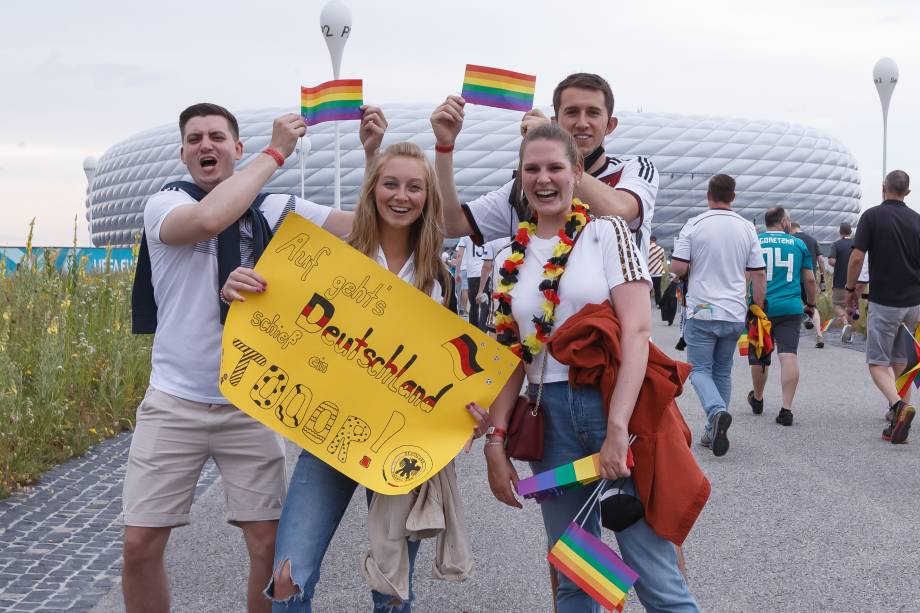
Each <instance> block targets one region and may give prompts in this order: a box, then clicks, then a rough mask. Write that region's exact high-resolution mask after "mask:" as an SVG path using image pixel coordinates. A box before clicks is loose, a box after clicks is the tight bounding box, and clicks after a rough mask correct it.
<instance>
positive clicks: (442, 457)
mask: <svg viewBox="0 0 920 613" xmlns="http://www.w3.org/2000/svg"><path fill="white" fill-rule="evenodd" d="M256 271H258V273H259V274H260V275H262V276H263V277H264V278H265V280H266V282H267V283H268V289H267V291H266V292H265V293H263V294H252V295H247V297H246V301H245V302H235V303H233V306H232V307H231V308H230V313H229V315H228V317H227V323H226V326H225V327H224V336H223V343H222V353H221V365H220V369H221V377H220V390H221V392H222V393H223V395H224V396H226V397H227V399H228V400H229V401H230V402H232V403H233V404H235V405H236V406H237V407H239V408H240V409H241V410H243V411H245V412H246V413H247V414H249V415H251V416H252V417H254V418H255V419H257V420H258V421H260V422H262V423H263V424H265V425H266V426H268V427H270V428H272V429H273V430H275V431H277V432H279V433H281V434H282V435H283V436H285V437H286V438H288V439H290V440H292V441H294V442H295V443H297V444H298V445H300V446H301V447H303V448H304V449H306V450H307V451H309V452H310V453H312V454H313V455H315V456H316V457H318V458H320V459H321V460H323V461H324V462H326V463H327V464H329V465H330V466H332V467H334V468H335V469H336V470H339V471H341V472H342V473H344V474H345V475H347V476H349V477H351V478H352V479H354V480H355V481H357V482H358V483H360V484H362V485H364V486H366V487H369V488H370V489H372V490H374V491H376V492H380V493H382V494H404V493H406V492H408V491H410V490H411V489H412V488H414V487H417V486H418V485H420V484H421V483H423V482H425V481H426V480H427V479H429V478H430V477H432V476H433V475H434V474H435V473H437V472H438V471H439V470H440V469H441V468H443V467H444V465H445V464H447V463H448V462H449V461H450V460H451V459H453V458H454V456H456V455H457V453H458V452H459V451H460V449H461V447H462V446H463V444H464V442H465V441H466V440H467V439H468V438H469V436H470V433H471V431H472V425H473V423H474V422H473V419H472V418H471V417H470V416H469V414H468V413H467V412H466V409H465V408H464V406H465V405H466V404H467V403H468V402H477V403H479V404H480V405H482V406H489V405H491V404H492V401H493V400H494V399H495V396H496V395H497V394H498V392H499V391H500V390H501V388H502V386H503V385H504V384H505V382H506V381H507V380H508V377H510V375H511V373H512V372H513V371H514V369H515V367H516V366H517V363H518V359H517V357H516V356H515V355H514V354H513V353H511V352H510V351H509V350H508V349H507V348H505V347H503V346H502V345H499V344H498V343H497V342H496V341H494V340H493V339H491V338H490V337H488V336H487V335H485V334H483V333H482V332H480V331H479V330H478V329H476V328H475V327H473V326H471V325H469V324H468V323H467V322H465V321H464V320H463V319H461V318H460V317H457V316H456V315H455V314H453V313H451V312H450V311H449V310H448V309H446V308H444V307H443V306H441V305H440V304H438V303H437V302H435V301H434V300H432V299H431V298H430V297H428V296H426V295H425V294H423V293H422V292H420V291H419V290H417V289H416V288H415V287H413V286H411V285H409V284H407V283H405V282H404V281H402V280H400V279H399V277H397V276H396V275H394V274H393V273H391V272H390V271H389V270H387V269H385V268H384V267H382V266H380V265H379V264H377V263H376V262H375V261H373V260H371V259H370V258H368V257H366V256H365V255H363V254H362V253H359V252H358V251H356V250H355V249H353V248H352V247H350V246H349V245H346V244H345V243H343V242H342V241H340V240H339V239H337V238H335V237H334V236H332V235H331V234H329V233H328V232H326V231H325V230H323V229H321V228H319V227H317V226H315V225H314V224H312V223H310V222H309V221H307V220H305V219H303V218H302V217H299V216H298V215H296V214H293V213H292V214H290V215H288V217H287V219H286V220H285V222H284V223H283V224H282V225H281V227H280V228H279V229H278V232H277V233H276V234H275V237H274V238H273V239H272V241H271V243H269V245H268V247H267V248H266V250H265V252H264V253H263V254H262V257H261V258H260V259H259V263H258V265H257V266H256Z"/></svg>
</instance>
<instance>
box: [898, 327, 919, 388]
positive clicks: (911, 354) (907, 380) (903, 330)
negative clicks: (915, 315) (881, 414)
mask: <svg viewBox="0 0 920 613" xmlns="http://www.w3.org/2000/svg"><path fill="white" fill-rule="evenodd" d="M894 353H895V354H897V355H905V356H907V368H905V369H904V372H903V373H902V374H901V376H900V377H898V380H897V381H895V385H896V386H897V388H898V396H900V397H901V398H903V397H904V396H906V395H907V391H908V390H909V389H910V384H911V383H913V384H914V386H915V387H920V343H918V342H917V338H916V337H915V336H914V335H912V334H911V333H910V330H908V329H907V326H905V325H904V324H901V326H900V327H899V328H898V333H897V335H896V336H895V337H894Z"/></svg>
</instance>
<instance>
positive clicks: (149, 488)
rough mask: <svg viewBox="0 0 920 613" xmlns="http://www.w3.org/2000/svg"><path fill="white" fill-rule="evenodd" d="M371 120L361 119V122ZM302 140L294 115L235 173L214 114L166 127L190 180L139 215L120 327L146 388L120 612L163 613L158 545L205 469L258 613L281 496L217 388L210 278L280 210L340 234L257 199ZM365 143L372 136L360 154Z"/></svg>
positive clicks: (218, 309) (257, 244)
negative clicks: (136, 354) (236, 532)
mask: <svg viewBox="0 0 920 613" xmlns="http://www.w3.org/2000/svg"><path fill="white" fill-rule="evenodd" d="M372 116H373V113H371V114H368V113H367V112H366V113H365V123H367V121H368V120H369V119H370V118H371V117H372ZM380 122H381V123H383V120H382V117H381V118H380ZM362 129H364V124H362ZM305 132H306V125H305V124H304V121H303V119H302V118H301V117H300V116H299V115H294V114H288V115H284V116H282V117H279V118H278V119H276V120H275V122H274V124H273V126H272V137H271V142H270V145H269V146H268V147H267V148H265V149H263V150H262V152H261V154H260V155H256V156H253V158H252V160H251V161H250V162H249V163H248V164H247V165H246V167H245V168H243V169H242V170H240V171H239V172H236V163H237V162H238V161H239V160H240V158H241V157H242V154H243V143H242V141H241V140H240V129H239V123H238V122H237V120H236V118H235V117H234V116H233V115H232V114H231V113H230V112H229V111H227V109H225V108H223V107H221V106H218V105H216V104H210V103H201V104H195V105H192V106H190V107H188V108H187V109H185V110H184V111H183V112H182V113H181V114H180V115H179V133H180V136H181V138H182V147H181V149H180V150H179V156H180V158H181V160H182V162H183V163H184V164H185V166H186V168H187V169H188V172H189V175H191V178H192V181H191V182H176V183H173V184H171V185H170V186H167V187H166V188H164V190H163V191H160V192H157V193H156V194H154V195H152V196H151V197H150V198H149V199H148V201H147V204H146V206H145V208H144V232H145V234H144V238H143V240H142V246H141V253H140V257H139V258H138V268H137V273H136V276H135V283H134V291H133V293H132V328H133V331H134V332H135V333H140V334H148V333H153V334H154V335H155V336H154V339H153V349H152V355H151V362H152V368H151V373H150V386H149V388H148V389H147V393H146V395H145V396H144V399H143V401H142V402H141V404H140V406H139V407H138V409H137V421H136V426H135V430H134V436H133V438H132V441H131V449H130V451H129V453H128V466H127V470H126V474H125V483H124V495H123V511H124V512H123V519H124V524H125V535H124V568H123V574H122V591H123V593H124V599H125V609H126V611H127V612H128V613H134V612H138V611H168V610H169V607H170V605H169V600H170V596H169V580H168V578H167V574H166V565H165V561H164V552H165V549H166V543H167V541H168V540H169V536H170V533H171V531H172V529H173V528H176V527H179V526H184V525H186V524H188V523H189V511H190V508H191V506H192V499H193V497H194V494H195V487H196V485H197V483H198V477H199V474H200V472H201V469H202V467H203V466H204V464H205V462H206V461H207V459H208V458H209V457H211V458H213V459H214V460H215V463H216V464H217V466H218V469H219V470H220V474H221V481H222V483H223V489H224V495H225V498H226V504H227V520H228V521H229V522H230V523H231V524H234V525H237V526H239V527H240V528H241V529H242V532H243V540H244V541H245V543H246V548H247V551H248V553H249V563H250V568H249V580H248V585H247V609H248V611H250V613H256V612H266V611H269V610H270V609H271V602H270V601H269V600H267V599H266V598H265V597H264V596H262V593H261V592H262V588H263V587H264V586H265V584H266V583H268V579H269V577H270V576H271V572H272V560H273V557H274V543H275V529H276V527H277V524H278V518H279V516H280V514H281V504H282V501H283V499H284V496H285V492H286V489H287V476H286V474H285V466H284V446H283V444H282V441H281V439H280V438H279V437H278V435H276V434H275V433H273V432H272V431H271V430H269V429H268V428H266V427H265V426H263V425H262V424H260V423H259V422H257V421H255V420H254V419H252V418H251V417H249V416H248V415H246V414H245V413H243V412H242V411H239V410H238V409H236V408H235V407H234V406H233V405H231V404H229V403H228V402H227V400H226V399H225V398H224V397H223V396H222V395H221V393H220V390H219V389H218V378H219V363H220V341H221V334H222V333H223V325H222V324H223V317H224V316H225V315H226V303H225V302H224V303H223V304H222V299H223V294H221V293H220V292H221V290H220V287H221V285H223V282H224V279H220V278H219V277H221V276H222V275H224V274H227V273H229V272H230V271H232V269H233V267H235V266H239V265H241V264H242V265H247V266H252V265H253V263H254V260H255V259H257V258H258V253H256V249H259V250H261V249H262V248H264V245H265V243H266V242H267V240H268V239H270V238H271V233H272V232H273V231H274V230H276V229H277V226H278V224H280V222H281V220H282V219H283V218H284V216H285V215H287V214H288V213H289V212H291V211H295V212H297V213H298V214H299V215H302V216H304V217H306V218H307V219H309V220H310V221H312V222H313V223H315V224H317V225H321V226H322V227H323V228H325V229H326V230H328V231H329V232H331V233H333V234H336V235H338V236H345V235H347V234H348V233H349V232H350V230H351V223H352V216H353V215H352V213H348V212H344V211H333V210H331V209H329V208H328V207H324V206H320V205H318V204H314V203H312V202H308V201H306V200H301V199H300V198H296V197H294V196H287V195H282V194H271V195H268V196H265V197H262V196H260V195H259V192H260V191H261V190H262V188H263V187H264V185H265V184H266V183H267V182H268V181H269V179H271V177H272V175H273V174H274V172H275V171H276V170H278V168H279V167H280V166H282V165H283V164H284V160H285V159H286V158H287V157H288V156H290V155H291V153H292V152H293V150H294V145H295V144H296V142H297V139H298V138H300V137H301V136H303V135H304V133H305ZM382 134H383V132H382V129H381V131H379V134H378V136H382ZM364 140H365V138H363V137H362V141H364ZM377 144H379V138H377V139H372V143H371V145H370V146H372V147H376V145H377ZM254 289H255V288H254ZM236 609H237V610H241V609H242V607H241V606H240V607H237V608H236Z"/></svg>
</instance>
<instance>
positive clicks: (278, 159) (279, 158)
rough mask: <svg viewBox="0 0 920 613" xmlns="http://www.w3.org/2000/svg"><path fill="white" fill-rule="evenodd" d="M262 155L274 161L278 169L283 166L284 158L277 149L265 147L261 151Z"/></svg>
mask: <svg viewBox="0 0 920 613" xmlns="http://www.w3.org/2000/svg"><path fill="white" fill-rule="evenodd" d="M262 153H266V154H268V155H270V156H271V157H272V159H274V160H275V163H276V164H278V167H279V168H280V167H281V166H284V156H283V155H281V154H280V153H279V152H278V150H277V149H275V148H273V147H266V148H265V149H263V150H262Z"/></svg>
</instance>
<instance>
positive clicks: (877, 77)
mask: <svg viewBox="0 0 920 613" xmlns="http://www.w3.org/2000/svg"><path fill="white" fill-rule="evenodd" d="M872 80H873V81H875V89H877V90H878V97H879V100H881V102H882V180H883V181H884V180H885V175H887V174H888V105H889V104H891V94H892V93H893V92H894V86H895V85H897V84H898V65H897V64H896V63H895V61H894V60H893V59H891V58H890V57H883V58H882V59H880V60H879V61H877V62H876V63H875V68H873V69H872Z"/></svg>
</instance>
